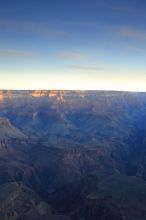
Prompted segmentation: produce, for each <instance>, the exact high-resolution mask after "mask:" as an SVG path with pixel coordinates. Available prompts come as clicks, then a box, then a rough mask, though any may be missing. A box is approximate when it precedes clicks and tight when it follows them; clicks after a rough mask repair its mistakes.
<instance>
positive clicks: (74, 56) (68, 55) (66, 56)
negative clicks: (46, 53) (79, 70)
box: [56, 52, 84, 60]
mask: <svg viewBox="0 0 146 220" xmlns="http://www.w3.org/2000/svg"><path fill="white" fill-rule="evenodd" d="M56 57H57V58H58V59H62V60H81V59H82V58H83V57H84V56H83V54H82V53H79V52H60V53H58V54H57V55H56Z"/></svg>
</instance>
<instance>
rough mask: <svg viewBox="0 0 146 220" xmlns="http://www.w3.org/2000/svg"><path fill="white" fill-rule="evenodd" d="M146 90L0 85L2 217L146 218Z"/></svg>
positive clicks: (56, 219) (57, 219)
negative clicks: (69, 88) (48, 88)
mask: <svg viewBox="0 0 146 220" xmlns="http://www.w3.org/2000/svg"><path fill="white" fill-rule="evenodd" d="M145 204H146V93H137V92H118V91H117V92H116V91H68V90H64V91H63V90H37V91H34V90H23V91H20V90H9V91H8V90H1V91H0V220H4V219H5V220H22V219H23V220H29V219H35V220H44V219H46V220H81V219H82V220H97V219H98V220H122V219H123V220H124V219H126V220H131V219H132V220H144V219H146V206H145Z"/></svg>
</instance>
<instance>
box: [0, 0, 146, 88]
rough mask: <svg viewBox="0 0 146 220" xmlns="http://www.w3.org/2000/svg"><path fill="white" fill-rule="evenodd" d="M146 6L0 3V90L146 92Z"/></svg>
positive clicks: (61, 0)
mask: <svg viewBox="0 0 146 220" xmlns="http://www.w3.org/2000/svg"><path fill="white" fill-rule="evenodd" d="M145 12H146V1H145V0H0V89H82V90H86V89H89V90H126V91H127V90H128V91H146V13H145Z"/></svg>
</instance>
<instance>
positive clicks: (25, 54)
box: [0, 49, 34, 58]
mask: <svg viewBox="0 0 146 220" xmlns="http://www.w3.org/2000/svg"><path fill="white" fill-rule="evenodd" d="M33 56H34V54H33V53H32V52H29V51H22V50H16V49H0V58H30V57H33Z"/></svg>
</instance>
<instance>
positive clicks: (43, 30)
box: [0, 20, 71, 37]
mask: <svg viewBox="0 0 146 220" xmlns="http://www.w3.org/2000/svg"><path fill="white" fill-rule="evenodd" d="M0 27H1V28H5V29H7V30H10V31H14V32H27V33H30V34H36V35H39V36H43V37H49V36H53V37H68V36H70V35H71V34H70V33H69V32H66V31H64V30H62V29H57V28H56V29H54V28H52V27H51V25H49V24H48V23H44V22H31V21H30V22H25V21H24V22H23V21H9V20H0Z"/></svg>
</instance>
